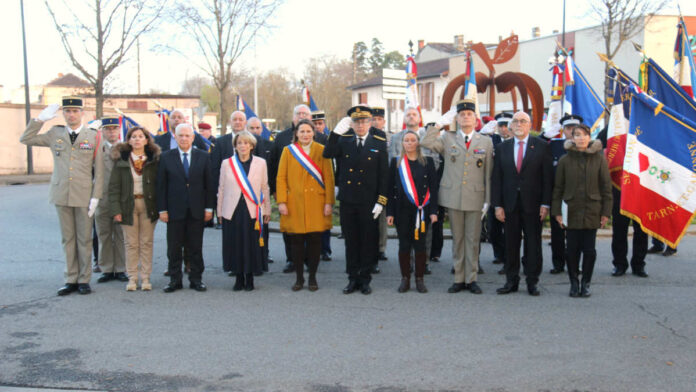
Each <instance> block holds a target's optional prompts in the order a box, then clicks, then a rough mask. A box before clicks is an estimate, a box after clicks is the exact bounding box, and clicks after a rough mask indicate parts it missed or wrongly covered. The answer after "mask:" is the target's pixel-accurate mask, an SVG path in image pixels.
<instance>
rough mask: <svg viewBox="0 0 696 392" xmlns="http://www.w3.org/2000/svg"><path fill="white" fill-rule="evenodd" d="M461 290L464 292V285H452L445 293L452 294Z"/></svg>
mask: <svg viewBox="0 0 696 392" xmlns="http://www.w3.org/2000/svg"><path fill="white" fill-rule="evenodd" d="M462 290H466V283H452V286H450V287H449V288H448V289H447V292H448V293H450V294H453V293H458V292H460V291H462Z"/></svg>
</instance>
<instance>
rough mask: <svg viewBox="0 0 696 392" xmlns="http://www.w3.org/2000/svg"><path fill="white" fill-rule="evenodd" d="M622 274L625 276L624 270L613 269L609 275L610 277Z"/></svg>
mask: <svg viewBox="0 0 696 392" xmlns="http://www.w3.org/2000/svg"><path fill="white" fill-rule="evenodd" d="M624 274H626V270H625V269H621V268H614V271H613V272H612V273H611V276H623V275H624Z"/></svg>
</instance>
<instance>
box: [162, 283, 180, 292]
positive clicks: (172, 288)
mask: <svg viewBox="0 0 696 392" xmlns="http://www.w3.org/2000/svg"><path fill="white" fill-rule="evenodd" d="M183 288H184V286H183V285H182V284H181V282H178V283H174V282H169V284H167V285H166V286H164V289H162V290H163V291H164V292H165V293H173V292H175V291H177V290H181V289H183Z"/></svg>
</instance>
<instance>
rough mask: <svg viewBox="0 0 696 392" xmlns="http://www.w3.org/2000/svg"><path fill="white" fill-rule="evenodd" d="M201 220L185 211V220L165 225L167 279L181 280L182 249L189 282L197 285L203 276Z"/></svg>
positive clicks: (171, 221)
mask: <svg viewBox="0 0 696 392" xmlns="http://www.w3.org/2000/svg"><path fill="white" fill-rule="evenodd" d="M204 226H205V222H204V221H203V219H195V218H193V216H191V210H187V212H186V219H181V220H170V221H169V223H167V257H168V258H169V279H170V280H171V281H172V282H175V283H179V282H181V279H182V272H181V262H182V260H183V257H182V248H183V250H184V252H185V253H186V255H187V257H189V258H190V259H189V268H190V269H191V272H190V273H189V281H191V282H192V283H199V282H200V281H201V277H202V276H203V270H204V269H205V267H204V266H203V229H204V228H205V227H204Z"/></svg>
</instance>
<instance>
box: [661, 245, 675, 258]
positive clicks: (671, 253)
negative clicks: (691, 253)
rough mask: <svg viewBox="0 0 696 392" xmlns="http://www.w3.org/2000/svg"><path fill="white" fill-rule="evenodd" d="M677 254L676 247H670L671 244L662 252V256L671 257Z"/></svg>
mask: <svg viewBox="0 0 696 392" xmlns="http://www.w3.org/2000/svg"><path fill="white" fill-rule="evenodd" d="M676 254H677V250H676V249H674V248H670V247H669V246H668V247H667V249H665V251H664V252H662V256H665V257H669V256H674V255H676Z"/></svg>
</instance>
